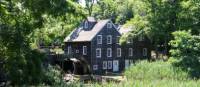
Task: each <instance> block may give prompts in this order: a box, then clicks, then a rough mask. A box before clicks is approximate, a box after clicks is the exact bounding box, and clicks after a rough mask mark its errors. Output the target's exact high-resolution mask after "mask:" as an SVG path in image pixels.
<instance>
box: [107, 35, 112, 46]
mask: <svg viewBox="0 0 200 87" xmlns="http://www.w3.org/2000/svg"><path fill="white" fill-rule="evenodd" d="M107 44H112V36H111V35H108V36H107Z"/></svg>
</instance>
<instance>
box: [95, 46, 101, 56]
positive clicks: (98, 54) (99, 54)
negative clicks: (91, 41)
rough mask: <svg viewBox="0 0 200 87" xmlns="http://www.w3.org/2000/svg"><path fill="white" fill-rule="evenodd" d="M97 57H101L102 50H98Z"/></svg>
mask: <svg viewBox="0 0 200 87" xmlns="http://www.w3.org/2000/svg"><path fill="white" fill-rule="evenodd" d="M96 57H99V58H100V57H101V48H97V49H96Z"/></svg>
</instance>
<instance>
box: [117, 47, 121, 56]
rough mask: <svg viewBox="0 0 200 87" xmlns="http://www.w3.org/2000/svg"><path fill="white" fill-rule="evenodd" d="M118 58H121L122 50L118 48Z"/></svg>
mask: <svg viewBox="0 0 200 87" xmlns="http://www.w3.org/2000/svg"><path fill="white" fill-rule="evenodd" d="M117 57H121V48H117Z"/></svg>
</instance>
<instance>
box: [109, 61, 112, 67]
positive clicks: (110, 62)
mask: <svg viewBox="0 0 200 87" xmlns="http://www.w3.org/2000/svg"><path fill="white" fill-rule="evenodd" d="M108 69H112V61H108Z"/></svg>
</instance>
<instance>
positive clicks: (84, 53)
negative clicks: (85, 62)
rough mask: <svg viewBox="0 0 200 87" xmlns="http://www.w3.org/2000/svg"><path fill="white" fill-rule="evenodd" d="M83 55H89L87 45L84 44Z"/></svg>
mask: <svg viewBox="0 0 200 87" xmlns="http://www.w3.org/2000/svg"><path fill="white" fill-rule="evenodd" d="M83 55H87V46H83Z"/></svg>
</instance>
